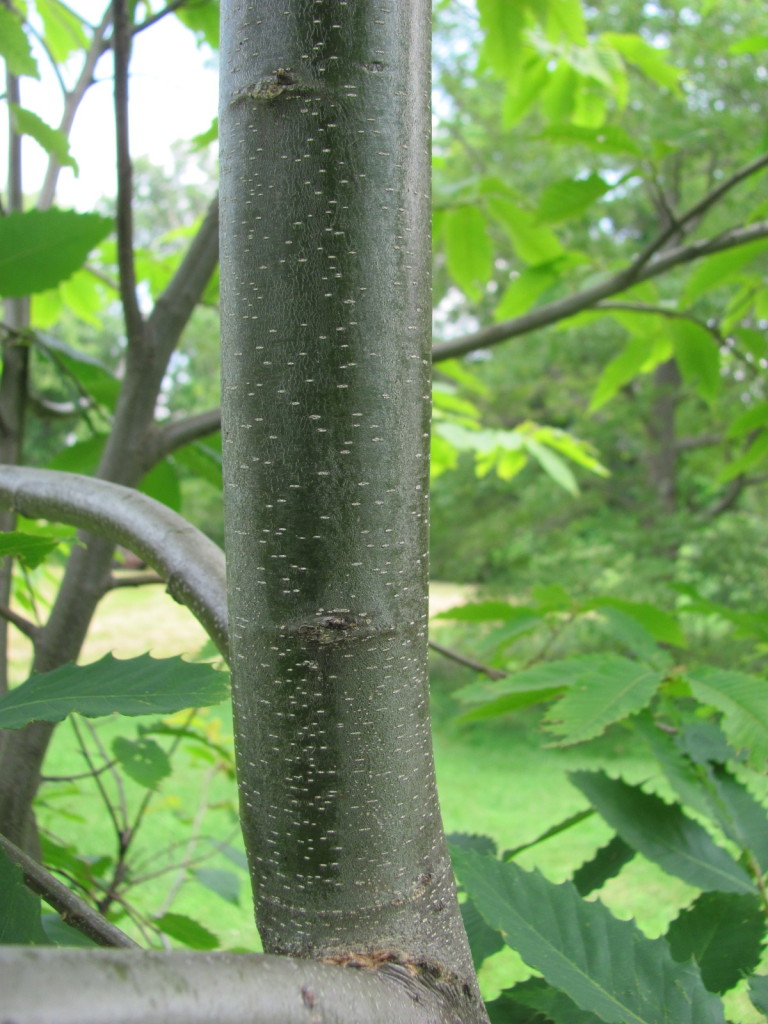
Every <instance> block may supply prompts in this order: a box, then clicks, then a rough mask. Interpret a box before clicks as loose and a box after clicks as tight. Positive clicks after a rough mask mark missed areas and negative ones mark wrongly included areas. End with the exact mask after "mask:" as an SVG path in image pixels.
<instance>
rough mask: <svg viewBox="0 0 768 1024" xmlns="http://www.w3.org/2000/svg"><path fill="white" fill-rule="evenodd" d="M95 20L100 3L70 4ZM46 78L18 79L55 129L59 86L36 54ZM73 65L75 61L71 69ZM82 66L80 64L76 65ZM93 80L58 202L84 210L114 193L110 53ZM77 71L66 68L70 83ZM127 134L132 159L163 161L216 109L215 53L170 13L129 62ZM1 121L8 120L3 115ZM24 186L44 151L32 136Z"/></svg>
mask: <svg viewBox="0 0 768 1024" xmlns="http://www.w3.org/2000/svg"><path fill="white" fill-rule="evenodd" d="M73 7H75V9H76V10H78V11H79V12H81V13H83V14H84V15H85V16H86V17H88V19H89V20H90V21H96V20H98V19H100V17H101V5H100V4H99V5H96V4H94V3H92V2H89V0H84V2H82V3H77V4H76V5H73ZM36 56H37V60H38V66H39V68H40V73H41V80H40V81H34V80H33V79H29V78H24V79H22V81H21V90H22V92H21V102H22V106H24V107H27V108H28V109H30V110H33V111H34V112H35V113H36V114H38V116H40V117H42V118H43V120H45V121H47V122H48V123H49V124H50V125H52V126H53V127H58V125H59V119H60V117H61V111H62V100H61V90H60V88H59V85H58V82H57V81H56V78H55V76H54V74H53V72H52V71H51V69H50V64H49V63H48V61H47V58H46V57H45V56H44V55H42V54H41V53H40V52H38V53H37V54H36ZM74 67H75V64H74V63H73V64H72V68H74ZM78 67H79V63H78ZM95 78H96V82H95V84H94V85H92V86H91V88H90V89H89V90H88V92H87V93H86V96H85V99H84V100H83V102H82V104H81V105H80V109H79V111H78V114H77V117H76V119H75V123H74V127H73V130H72V134H71V137H70V148H71V152H72V155H73V156H74V158H75V160H76V161H77V162H78V165H79V171H80V173H79V176H78V177H75V174H74V172H73V170H72V169H71V168H64V169H63V170H62V172H61V175H60V178H59V186H58V189H57V198H56V205H57V206H61V207H74V208H75V209H79V210H89V209H92V208H93V205H94V201H95V199H97V198H98V197H100V196H107V195H114V194H115V132H114V111H113V95H112V54H111V53H106V54H105V55H104V57H102V59H101V60H100V61H99V64H98V66H97V68H96V75H95ZM71 79H72V73H71V70H70V68H67V69H65V81H66V83H67V85H68V86H69V85H71ZM129 88H130V135H131V152H132V155H133V156H134V157H137V156H149V157H150V159H151V160H152V161H153V162H154V163H157V164H160V165H163V164H164V163H165V161H166V158H167V157H168V156H169V154H170V147H171V143H173V142H175V141H176V140H177V139H189V138H191V137H192V136H194V135H197V134H199V133H201V132H204V131H206V130H207V129H208V128H209V127H210V124H211V121H212V120H213V118H214V117H215V116H216V111H217V106H218V82H217V72H216V70H215V68H214V66H213V55H212V53H211V51H210V50H209V49H208V48H207V47H206V48H204V49H203V50H200V49H198V47H197V46H196V44H195V40H194V37H193V35H192V33H191V32H189V31H188V30H187V29H185V28H184V27H183V26H182V25H181V24H180V23H179V22H178V21H177V19H176V18H175V17H174V16H173V15H169V16H168V17H166V18H164V19H163V20H162V21H160V22H158V23H157V24H156V25H153V26H151V27H150V28H149V29H147V30H146V31H144V32H141V33H140V34H139V35H138V36H137V37H136V40H135V43H134V48H133V54H132V59H131V79H130V86H129ZM2 120H3V122H4V120H5V119H2ZM7 145H8V141H7V125H6V124H5V123H3V124H2V126H0V147H2V151H4V152H7ZM23 161H24V191H25V193H26V194H27V195H32V194H34V193H35V192H36V191H37V189H38V188H39V187H40V184H41V182H42V177H43V174H44V171H45V165H46V156H45V154H44V153H43V151H42V149H41V148H40V147H39V146H38V144H37V143H36V142H35V141H34V140H33V139H30V138H28V137H25V138H24V140H23Z"/></svg>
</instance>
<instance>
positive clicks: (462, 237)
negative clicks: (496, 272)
mask: <svg viewBox="0 0 768 1024" xmlns="http://www.w3.org/2000/svg"><path fill="white" fill-rule="evenodd" d="M443 238H444V240H445V258H446V262H447V264H448V273H449V274H450V275H451V277H452V278H453V279H454V281H455V282H456V284H457V285H458V286H459V287H460V288H461V289H462V290H463V291H464V292H466V294H467V295H468V296H469V297H470V298H472V299H475V300H478V299H479V298H480V297H481V295H482V293H483V287H484V286H485V284H486V282H487V281H488V280H489V278H490V276H491V272H492V270H493V250H492V248H491V240H490V238H489V237H488V232H487V231H486V225H485V217H483V215H482V213H481V212H480V210H479V209H478V208H477V207H475V206H459V207H457V208H455V209H452V210H447V211H446V213H445V218H444V226H443Z"/></svg>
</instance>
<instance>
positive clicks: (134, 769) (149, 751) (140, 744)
mask: <svg viewBox="0 0 768 1024" xmlns="http://www.w3.org/2000/svg"><path fill="white" fill-rule="evenodd" d="M112 753H113V754H114V755H115V757H116V758H117V760H118V761H119V762H120V766H121V768H122V769H123V771H124V772H125V774H126V775H127V776H128V777H129V778H131V779H133V781H134V782H138V784H139V785H140V786H145V787H146V788H147V789H156V788H157V785H158V783H159V782H161V781H162V780H163V779H166V778H168V776H169V775H170V774H171V762H170V761H169V760H168V755H167V754H166V752H165V751H164V750H163V748H162V747H161V746H160V744H159V743H155V741H154V740H149V739H146V737H142V738H141V739H138V740H129V739H126V738H125V737H124V736H116V737H115V739H114V740H113V741H112Z"/></svg>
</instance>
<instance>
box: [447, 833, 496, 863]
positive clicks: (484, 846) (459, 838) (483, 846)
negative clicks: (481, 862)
mask: <svg viewBox="0 0 768 1024" xmlns="http://www.w3.org/2000/svg"><path fill="white" fill-rule="evenodd" d="M447 838H448V842H449V843H450V845H451V847H454V846H455V847H456V848H457V849H459V850H476V851H477V852H478V853H483V854H488V856H490V857H495V856H496V854H497V852H498V850H497V847H496V841H495V840H494V839H491V837H490V836H480V835H470V834H469V833H468V832H451V833H450V835H449V836H448V837H447Z"/></svg>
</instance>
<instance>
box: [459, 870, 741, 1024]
mask: <svg viewBox="0 0 768 1024" xmlns="http://www.w3.org/2000/svg"><path fill="white" fill-rule="evenodd" d="M454 866H455V868H456V871H457V874H458V877H459V881H460V882H461V884H462V885H463V887H464V888H465V889H466V891H467V893H468V895H469V896H470V898H471V899H472V900H474V901H475V903H476V904H477V908H478V910H479V911H480V913H481V914H482V915H483V917H484V918H485V919H486V921H487V922H488V924H489V925H490V926H491V927H492V928H497V929H499V930H500V931H501V932H502V934H503V935H504V938H505V939H506V941H507V943H508V944H509V945H510V946H511V947H512V948H513V949H516V950H517V951H518V953H519V954H520V956H521V957H522V958H523V959H524V960H525V962H526V963H527V964H528V965H529V966H530V967H532V968H534V969H535V970H537V971H539V972H540V973H541V974H543V975H544V977H545V978H546V980H547V981H548V982H549V984H550V985H552V986H554V987H555V988H557V989H560V990H562V991H563V992H564V993H565V994H566V995H567V996H568V997H569V998H570V999H572V1000H573V1002H574V1003H576V1005H577V1006H578V1007H579V1008H580V1009H581V1010H584V1011H586V1012H589V1013H593V1014H595V1015H597V1016H598V1017H600V1018H602V1020H604V1021H606V1022H608V1024H663V1022H674V1024H723V1021H724V1018H723V1013H722V1006H721V1004H720V1001H719V999H718V998H717V997H716V996H714V995H712V993H710V992H707V990H706V989H705V988H704V986H703V984H702V982H701V978H700V977H699V975H698V973H697V972H696V970H695V969H694V968H693V967H692V966H691V965H688V964H686V965H682V964H678V963H676V962H675V961H674V960H673V959H672V956H671V954H670V952H669V947H668V946H667V944H666V942H664V940H662V939H647V938H646V937H645V936H644V935H643V934H642V932H641V931H639V929H638V928H636V927H635V925H634V924H633V923H632V922H630V921H619V920H617V919H616V918H614V917H613V916H612V915H611V914H610V912H609V911H608V910H606V908H605V907H604V906H602V904H600V903H599V902H594V903H592V902H587V901H585V900H582V899H581V897H580V896H579V894H578V893H577V891H576V889H575V888H574V886H573V885H571V884H570V883H569V882H565V883H563V884H562V885H554V884H553V883H552V882H549V881H547V879H545V878H544V877H543V876H542V875H539V874H538V873H536V872H532V873H528V872H526V871H523V870H522V868H520V867H518V866H517V865H516V864H515V863H508V864H504V863H502V862H501V861H497V860H494V859H492V858H490V857H484V856H482V855H481V854H479V853H476V852H475V851H473V850H456V851H454Z"/></svg>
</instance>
